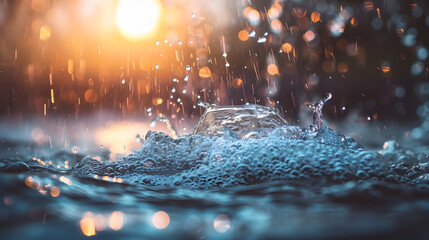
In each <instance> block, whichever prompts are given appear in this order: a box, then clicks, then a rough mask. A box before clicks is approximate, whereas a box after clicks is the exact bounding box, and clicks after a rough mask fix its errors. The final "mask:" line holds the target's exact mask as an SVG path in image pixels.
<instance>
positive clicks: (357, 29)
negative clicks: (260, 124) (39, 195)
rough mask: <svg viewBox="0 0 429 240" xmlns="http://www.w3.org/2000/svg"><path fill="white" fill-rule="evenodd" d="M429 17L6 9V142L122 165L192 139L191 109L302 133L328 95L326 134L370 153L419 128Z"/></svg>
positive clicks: (2, 78)
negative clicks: (279, 118)
mask: <svg viewBox="0 0 429 240" xmlns="http://www.w3.org/2000/svg"><path fill="white" fill-rule="evenodd" d="M428 11H429V9H428V7H427V3H425V1H411V0H407V1H397V0H389V1H386V0H374V1H372V0H361V1H352V0H350V1H347V0H337V1H324V0H306V1H303V0H277V1H268V0H258V1H251V0H233V1H230V0H218V1H210V0H190V1H188V0H164V1H160V0H85V1H84V0H73V1H72V0H22V1H15V0H14V1H11V0H1V1H0V118H1V120H0V121H1V134H2V136H3V137H7V138H28V137H31V139H32V140H33V141H35V142H37V143H38V144H42V145H47V146H50V147H52V146H57V147H59V148H61V149H70V150H71V149H73V147H76V148H74V149H75V150H76V149H85V148H86V146H85V145H86V144H87V143H88V142H91V143H96V144H98V145H100V144H101V145H104V146H108V147H109V149H110V151H111V152H113V153H120V154H125V153H129V152H130V151H132V150H135V149H136V148H137V147H138V146H140V145H141V139H142V137H143V136H144V134H145V133H146V132H147V131H148V130H157V131H164V132H167V133H168V134H170V135H171V136H173V137H174V136H178V135H180V134H183V133H190V132H192V129H193V126H194V125H195V123H196V122H197V121H198V118H199V116H200V115H201V114H202V112H203V111H204V109H202V108H201V107H199V106H198V104H197V103H198V101H204V102H208V103H211V104H216V105H242V104H245V103H252V104H260V105H265V106H274V107H276V108H278V109H279V111H280V112H281V114H283V115H284V117H285V118H286V119H288V120H289V121H290V122H291V123H293V124H299V125H306V124H309V123H311V121H312V117H311V114H312V113H311V111H309V110H308V109H307V107H306V104H307V103H310V102H314V101H317V100H319V99H320V98H323V97H324V96H325V94H326V93H327V92H331V93H332V94H333V99H331V100H330V101H329V102H328V103H327V104H326V105H325V109H324V117H325V119H326V121H327V122H328V124H329V126H330V127H332V128H338V129H343V130H342V131H343V132H345V133H346V134H348V135H350V136H353V137H355V138H357V139H358V140H359V137H360V138H361V140H362V141H364V140H365V137H362V135H363V134H362V133H361V132H358V131H357V130H356V127H360V128H361V129H367V130H364V131H368V132H371V133H372V135H369V137H366V140H367V141H368V142H369V145H371V140H372V139H374V138H376V137H377V136H379V137H380V138H385V137H386V136H387V135H389V134H390V135H389V136H391V135H392V134H391V133H390V132H389V133H385V132H388V131H394V130H395V129H396V128H401V129H403V128H404V127H403V126H406V127H405V128H407V129H409V130H411V129H412V128H413V127H416V126H419V125H420V124H421V122H422V120H424V119H425V118H428V117H427V115H429V114H428V113H429V103H426V104H424V103H425V101H427V100H428V99H429V97H428V95H429V83H428V56H429V51H428V45H429V34H428V26H429V17H428V16H427V15H428ZM428 119H429V118H428ZM426 122H428V121H426ZM375 133H377V134H375ZM411 133H412V132H411ZM408 134H410V131H404V132H401V134H400V135H401V136H404V135H405V136H408ZM419 134H420V135H422V131H420V132H419V131H417V132H414V135H419ZM374 136H375V137H374ZM417 137H418V136H417ZM377 144H378V142H377ZM76 151H77V150H76ZM111 157H112V158H115V156H111Z"/></svg>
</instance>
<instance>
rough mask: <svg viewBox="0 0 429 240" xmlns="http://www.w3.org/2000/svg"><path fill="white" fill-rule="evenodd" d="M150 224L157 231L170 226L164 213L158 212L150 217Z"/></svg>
mask: <svg viewBox="0 0 429 240" xmlns="http://www.w3.org/2000/svg"><path fill="white" fill-rule="evenodd" d="M152 224H153V225H154V226H155V227H156V228H158V229H164V228H166V227H168V224H170V217H169V216H168V214H167V213H166V212H164V211H158V212H156V213H155V214H153V216H152Z"/></svg>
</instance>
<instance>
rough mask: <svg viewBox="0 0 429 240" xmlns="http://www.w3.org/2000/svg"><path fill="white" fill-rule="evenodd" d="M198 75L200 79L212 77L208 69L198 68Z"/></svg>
mask: <svg viewBox="0 0 429 240" xmlns="http://www.w3.org/2000/svg"><path fill="white" fill-rule="evenodd" d="M198 75H199V76H200V78H210V77H211V76H212V71H211V70H210V68H209V67H202V68H200V71H199V72H198Z"/></svg>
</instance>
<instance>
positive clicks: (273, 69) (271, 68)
mask: <svg viewBox="0 0 429 240" xmlns="http://www.w3.org/2000/svg"><path fill="white" fill-rule="evenodd" d="M267 72H268V74H270V75H279V68H278V67H277V65H275V64H273V63H271V64H270V65H268V67H267Z"/></svg>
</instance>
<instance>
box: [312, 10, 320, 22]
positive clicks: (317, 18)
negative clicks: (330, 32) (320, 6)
mask: <svg viewBox="0 0 429 240" xmlns="http://www.w3.org/2000/svg"><path fill="white" fill-rule="evenodd" d="M311 21H312V22H314V23H317V22H318V21H320V13H319V12H318V11H314V12H313V13H311Z"/></svg>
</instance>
